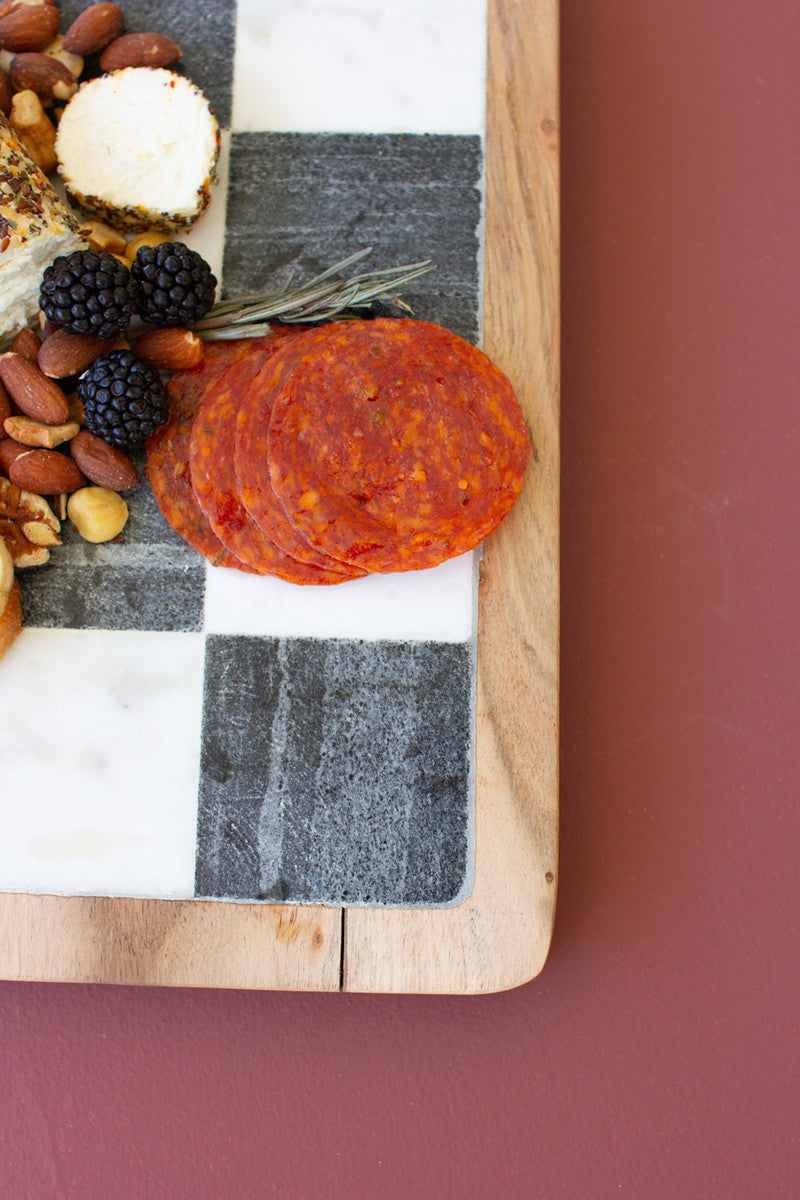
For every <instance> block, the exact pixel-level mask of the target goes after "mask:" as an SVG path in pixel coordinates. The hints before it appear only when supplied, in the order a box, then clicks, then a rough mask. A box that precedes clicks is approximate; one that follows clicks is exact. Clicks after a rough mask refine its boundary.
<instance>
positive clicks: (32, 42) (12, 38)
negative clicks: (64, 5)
mask: <svg viewBox="0 0 800 1200" xmlns="http://www.w3.org/2000/svg"><path fill="white" fill-rule="evenodd" d="M60 23H61V18H60V16H59V13H58V9H57V8H55V7H54V6H53V5H50V4H40V5H37V6H36V7H30V6H27V7H25V8H15V9H12V10H11V12H6V13H3V15H2V16H0V46H1V47H2V48H3V50H12V51H13V52H14V53H15V54H22V53H23V52H24V51H26V50H44V48H45V46H46V45H47V44H48V42H52V40H53V38H54V37H55V36H56V34H57V33H58V27H59V25H60Z"/></svg>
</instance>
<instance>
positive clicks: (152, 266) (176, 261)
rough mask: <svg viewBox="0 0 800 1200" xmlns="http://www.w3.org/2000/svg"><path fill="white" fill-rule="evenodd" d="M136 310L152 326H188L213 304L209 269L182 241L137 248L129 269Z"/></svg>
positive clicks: (214, 285)
mask: <svg viewBox="0 0 800 1200" xmlns="http://www.w3.org/2000/svg"><path fill="white" fill-rule="evenodd" d="M131 286H132V289H133V299H134V304H135V306H136V311H137V312H138V314H139V316H140V317H141V318H142V320H144V321H147V322H149V324H151V325H158V326H161V325H191V324H192V322H193V321H199V320H200V318H201V317H204V316H205V315H206V313H207V312H208V310H209V309H210V308H211V305H212V304H213V303H214V289H215V288H216V286H217V281H216V279H215V277H214V276H213V275H212V274H211V268H210V267H209V265H208V263H207V262H206V261H205V259H204V258H201V257H200V255H199V254H198V253H197V251H196V250H190V249H189V247H188V246H186V245H185V244H184V243H183V242H161V243H160V245H158V246H140V248H139V250H138V252H137V254H136V258H135V259H134V260H133V265H132V266H131Z"/></svg>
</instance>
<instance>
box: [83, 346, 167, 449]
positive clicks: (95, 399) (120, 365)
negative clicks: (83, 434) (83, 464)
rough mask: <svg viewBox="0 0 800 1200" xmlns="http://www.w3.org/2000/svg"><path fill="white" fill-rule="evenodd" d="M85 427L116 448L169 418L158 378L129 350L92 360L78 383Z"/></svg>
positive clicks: (132, 442)
mask: <svg viewBox="0 0 800 1200" xmlns="http://www.w3.org/2000/svg"><path fill="white" fill-rule="evenodd" d="M77 392H78V398H79V399H80V400H81V401H82V403H83V415H84V419H85V421H86V428H87V429H88V430H89V432H90V433H94V434H96V435H97V437H101V438H104V439H105V441H107V442H113V444H114V445H115V446H135V445H137V444H138V443H140V442H143V441H144V440H145V439H146V438H148V437H149V436H150V434H151V433H154V432H155V430H156V429H158V427H159V425H163V424H164V422H165V421H166V419H167V416H168V415H169V407H168V401H167V391H166V388H165V387H164V384H163V383H162V382H161V376H160V375H159V374H158V371H156V370H155V369H154V368H153V367H150V366H148V365H147V364H146V363H143V362H142V360H141V359H140V358H137V357H136V355H135V354H134V353H133V351H131V350H112V351H111V353H110V354H104V355H103V356H102V358H98V359H95V361H94V362H93V363H92V365H91V366H90V367H89V368H88V369H87V370H86V371H84V373H83V375H81V377H80V379H79V380H78V388H77Z"/></svg>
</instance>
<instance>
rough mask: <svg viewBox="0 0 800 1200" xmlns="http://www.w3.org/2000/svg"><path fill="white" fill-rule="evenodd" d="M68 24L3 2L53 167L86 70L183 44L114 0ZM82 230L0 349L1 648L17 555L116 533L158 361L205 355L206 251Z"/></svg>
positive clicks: (10, 64) (104, 227)
mask: <svg viewBox="0 0 800 1200" xmlns="http://www.w3.org/2000/svg"><path fill="white" fill-rule="evenodd" d="M60 23H61V16H60V13H59V10H58V8H57V7H56V5H55V4H54V3H49V2H48V0H4V2H0V113H2V114H3V116H4V117H5V118H6V119H7V121H8V125H9V126H10V128H11V130H12V131H13V133H14V134H15V135H16V137H17V139H18V140H19V142H20V143H21V145H22V147H23V148H24V150H25V152H26V153H27V155H28V157H29V158H30V159H31V160H32V161H33V163H35V164H36V165H37V166H38V167H39V168H40V169H41V170H42V171H44V172H45V173H50V172H53V171H54V170H55V168H56V165H57V156H56V149H55V146H56V127H57V124H58V121H59V119H60V117H61V114H62V112H63V108H64V106H65V105H66V104H67V103H68V102H69V100H70V99H71V98H72V97H73V95H75V93H76V92H77V91H78V87H79V84H80V83H81V82H82V81H83V79H84V78H90V77H91V76H93V75H97V74H98V73H108V72H113V71H119V70H124V69H127V68H142V67H149V68H165V67H169V66H170V65H171V64H173V63H175V62H176V61H177V60H178V59H179V58H180V56H181V51H180V47H179V46H177V45H176V43H175V42H173V41H172V40H171V39H170V38H167V37H164V36H162V35H161V34H157V33H132V34H126V33H125V32H124V29H125V21H124V16H123V13H122V11H121V10H120V8H119V7H118V6H117V5H116V4H112V3H98V4H93V5H90V6H89V7H88V8H86V9H85V10H84V11H83V12H82V13H81V14H80V15H79V16H78V17H77V18H76V20H75V21H74V22H73V23H72V25H70V27H69V28H68V29H67V30H66V31H65V32H64V33H63V34H62V33H61V32H60ZM12 190H15V191H16V190H18V189H16V188H14V189H12ZM140 229H141V226H140ZM0 232H2V231H1V230H0ZM79 236H80V237H81V238H82V240H83V242H84V244H85V245H87V246H88V249H85V250H79V251H75V252H74V253H71V254H68V255H64V256H62V257H59V258H57V259H56V260H55V262H53V263H52V264H51V266H49V267H48V268H47V269H46V271H45V272H44V276H43V278H42V280H41V292H40V301H39V303H40V308H41V311H40V313H39V320H38V325H37V324H36V322H32V324H31V325H29V326H27V327H25V328H22V329H20V330H19V331H18V332H17V333H16V335H15V336H14V338H13V341H12V343H11V347H10V349H9V350H8V351H7V352H6V353H3V354H1V355H0V654H2V653H3V652H4V650H5V649H6V648H7V646H8V645H9V644H10V643H11V641H12V640H13V638H14V636H15V633H16V631H17V629H18V628H19V624H20V619H21V611H20V603H19V586H18V584H17V583H16V582H15V579H14V570H15V568H22V567H30V566H36V565H39V564H42V563H44V562H46V561H47V560H48V558H49V556H50V551H51V548H52V547H54V546H58V545H59V544H60V542H61V536H60V535H61V522H62V521H63V520H64V519H65V518H69V520H70V521H71V522H72V523H73V525H74V526H75V529H76V530H77V532H78V533H79V534H80V535H81V536H82V537H83V538H84V539H86V540H87V541H89V542H95V543H99V542H106V541H110V540H113V539H119V538H120V536H121V533H122V530H123V528H124V526H125V524H126V522H127V519H128V506H127V503H126V500H125V496H124V493H127V492H129V491H130V490H131V489H133V488H136V487H137V486H138V485H139V482H140V480H139V475H138V471H137V469H136V467H135V466H134V464H133V462H132V461H131V459H130V457H129V452H130V450H131V448H132V447H135V446H139V445H141V444H143V442H144V440H145V438H146V437H147V436H148V434H149V433H150V432H152V430H153V429H154V428H156V427H157V425H158V424H159V423H161V422H162V421H164V420H166V417H167V401H166V391H165V387H164V383H163V381H162V375H161V373H162V372H165V371H175V370H183V369H187V368H191V367H193V366H196V365H198V364H199V363H200V362H201V361H202V359H203V355H204V347H203V342H202V340H201V339H200V337H199V336H198V335H197V334H196V333H194V332H192V331H191V330H190V329H188V328H186V327H185V325H186V324H187V323H188V322H189V321H190V320H195V319H198V317H200V316H202V315H203V314H204V312H205V311H206V310H207V309H208V308H209V307H210V306H211V304H212V303H213V299H214V289H215V286H216V280H215V279H214V277H213V276H212V275H211V272H210V270H209V268H208V266H207V264H205V262H204V261H203V260H202V259H201V258H200V256H199V255H196V254H195V253H194V252H193V251H191V250H189V249H188V247H186V246H185V245H183V244H182V243H176V242H173V241H171V235H170V234H169V233H168V232H164V230H163V229H158V230H156V229H149V230H148V229H145V231H144V232H139V233H137V234H136V235H135V236H132V235H131V232H130V230H126V231H125V232H121V231H120V230H119V229H117V228H113V227H112V226H111V225H110V224H107V223H105V222H103V221H100V220H89V221H87V222H86V223H85V224H83V225H82V226H81V227H80V230H79ZM7 241H8V239H7V238H3V239H2V240H0V252H2V251H3V250H4V249H5V245H6V244H7ZM176 297H177V301H176V299H175V298H176Z"/></svg>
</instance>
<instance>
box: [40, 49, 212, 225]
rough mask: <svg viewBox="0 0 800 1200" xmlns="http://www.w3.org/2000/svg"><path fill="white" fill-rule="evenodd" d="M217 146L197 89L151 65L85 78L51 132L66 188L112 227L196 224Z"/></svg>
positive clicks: (207, 110)
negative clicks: (56, 127) (53, 132)
mask: <svg viewBox="0 0 800 1200" xmlns="http://www.w3.org/2000/svg"><path fill="white" fill-rule="evenodd" d="M218 153H219V126H218V125H217V121H216V118H215V117H214V114H213V113H212V111H211V109H210V107H209V104H208V101H207V100H206V98H205V96H204V95H203V93H202V92H201V91H200V89H199V88H198V87H195V85H194V84H193V83H190V82H189V80H188V79H185V78H184V77H183V76H182V75H176V74H175V73H174V72H172V71H165V70H161V69H153V68H151V67H127V68H125V70H122V71H115V72H114V73H113V74H112V75H102V76H100V77H99V78H98V79H92V80H90V81H89V82H88V83H84V84H83V85H82V86H81V87H80V88H79V89H78V91H77V92H76V93H75V95H74V96H73V97H72V99H71V100H70V102H69V104H68V105H67V106H66V108H65V109H64V113H63V115H62V117H61V120H60V121H59V124H58V132H57V135H56V154H57V156H58V170H59V174H60V175H61V178H62V179H63V180H64V184H65V186H66V188H67V191H68V193H69V194H70V195H71V196H72V198H73V199H74V200H75V201H76V202H77V203H78V204H79V205H80V206H81V207H82V208H84V209H86V210H87V211H89V212H92V213H95V214H97V215H98V216H101V217H102V218H103V219H104V220H106V221H108V222H109V223H110V224H112V225H115V226H116V227H117V228H127V229H143V228H156V229H185V228H188V227H189V226H190V225H192V224H194V222H195V221H196V220H197V218H198V217H199V216H200V215H201V213H203V211H204V210H205V208H206V206H207V205H208V202H209V199H210V192H211V183H212V181H213V177H214V168H215V166H216V161H217V156H218Z"/></svg>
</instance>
